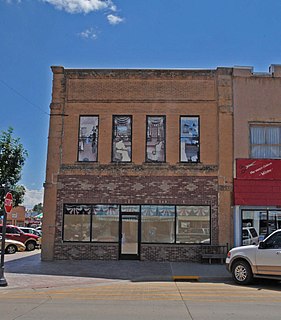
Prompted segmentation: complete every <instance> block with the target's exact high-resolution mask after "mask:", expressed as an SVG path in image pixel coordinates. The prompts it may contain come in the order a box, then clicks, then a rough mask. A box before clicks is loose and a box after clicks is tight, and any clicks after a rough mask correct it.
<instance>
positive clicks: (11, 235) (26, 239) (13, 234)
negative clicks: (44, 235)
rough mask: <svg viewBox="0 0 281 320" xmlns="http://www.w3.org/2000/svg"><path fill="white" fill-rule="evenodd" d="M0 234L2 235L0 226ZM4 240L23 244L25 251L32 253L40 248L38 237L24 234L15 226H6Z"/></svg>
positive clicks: (0, 226)
mask: <svg viewBox="0 0 281 320" xmlns="http://www.w3.org/2000/svg"><path fill="white" fill-rule="evenodd" d="M0 234H2V225H0ZM6 238H7V239H11V240H16V241H20V242H22V243H24V245H25V247H26V250H27V251H32V250H34V249H35V248H37V247H39V246H40V237H38V236H36V235H35V234H30V233H24V232H23V231H22V230H21V229H20V228H19V227H17V226H12V225H7V226H6Z"/></svg>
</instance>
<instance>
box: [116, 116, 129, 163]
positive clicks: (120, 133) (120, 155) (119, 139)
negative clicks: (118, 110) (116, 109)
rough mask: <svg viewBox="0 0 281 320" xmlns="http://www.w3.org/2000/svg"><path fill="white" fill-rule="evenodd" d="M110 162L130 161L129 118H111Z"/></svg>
mask: <svg viewBox="0 0 281 320" xmlns="http://www.w3.org/2000/svg"><path fill="white" fill-rule="evenodd" d="M112 161H113V162H131V161H132V117H131V116H113V138H112Z"/></svg>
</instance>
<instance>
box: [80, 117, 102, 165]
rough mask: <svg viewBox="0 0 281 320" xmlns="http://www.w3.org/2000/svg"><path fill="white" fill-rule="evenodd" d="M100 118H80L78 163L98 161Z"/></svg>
mask: <svg viewBox="0 0 281 320" xmlns="http://www.w3.org/2000/svg"><path fill="white" fill-rule="evenodd" d="M98 135H99V117H98V116H80V123H79V138H78V161H92V162H96V161H98Z"/></svg>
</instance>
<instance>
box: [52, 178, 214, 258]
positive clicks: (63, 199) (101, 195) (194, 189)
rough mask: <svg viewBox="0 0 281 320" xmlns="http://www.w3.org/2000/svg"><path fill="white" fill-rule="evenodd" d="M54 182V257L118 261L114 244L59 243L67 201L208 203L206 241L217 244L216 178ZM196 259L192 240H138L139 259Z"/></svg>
mask: <svg viewBox="0 0 281 320" xmlns="http://www.w3.org/2000/svg"><path fill="white" fill-rule="evenodd" d="M58 182H59V185H58V194H57V219H56V233H55V250H54V259H57V260H59V259H80V260H83V259H90V260H91V259H99V260H116V259H118V244H117V243H110V244H109V243H85V244H83V243H81V242H80V243H63V241H62V228H63V226H62V223H63V205H64V204H67V203H79V204H162V205H163V204H171V205H209V206H210V207H211V239H212V243H213V244H216V243H218V231H219V230H218V198H217V195H218V179H217V177H212V176H200V177H199V176H198V177H196V176H166V177H163V176H161V177H160V176H156V177H155V176H122V177H114V176H96V175H61V176H59V178H58ZM73 199H75V202H74V200H73ZM199 259H200V245H198V244H194V245H192V244H187V245H184V244H173V245H171V244H141V260H152V261H199Z"/></svg>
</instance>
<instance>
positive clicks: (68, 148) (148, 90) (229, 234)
mask: <svg viewBox="0 0 281 320" xmlns="http://www.w3.org/2000/svg"><path fill="white" fill-rule="evenodd" d="M52 71H53V90H52V102H51V105H50V129H49V143H48V158H47V170H46V181H45V185H44V187H45V195H44V212H45V213H44V218H43V234H44V237H43V244H42V259H43V260H53V259H103V260H106V259H107V260H110V259H114V260H117V259H140V260H154V261H198V260H200V257H201V250H202V246H206V245H209V244H213V245H219V244H222V245H225V244H227V243H228V244H232V243H233V239H234V235H233V211H232V204H233V201H232V195H233V178H234V176H233V159H234V154H233V150H234V144H233V130H234V127H233V116H234V112H233V109H234V108H233V106H234V102H233V69H232V68H217V69H216V70H152V69H146V70H137V69H133V70H127V69H124V70H117V69H114V70H108V69H107V70H101V69H65V68H63V67H59V66H54V67H52Z"/></svg>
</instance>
